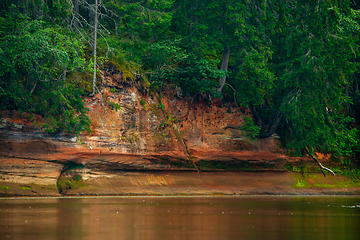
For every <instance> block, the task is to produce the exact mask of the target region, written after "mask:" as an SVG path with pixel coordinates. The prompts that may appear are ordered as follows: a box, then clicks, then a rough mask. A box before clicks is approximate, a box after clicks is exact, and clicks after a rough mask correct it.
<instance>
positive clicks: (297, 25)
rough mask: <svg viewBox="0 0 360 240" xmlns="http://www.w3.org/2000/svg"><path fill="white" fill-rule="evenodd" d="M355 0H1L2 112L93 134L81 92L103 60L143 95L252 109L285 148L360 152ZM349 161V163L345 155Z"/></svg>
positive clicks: (93, 83)
mask: <svg viewBox="0 0 360 240" xmlns="http://www.w3.org/2000/svg"><path fill="white" fill-rule="evenodd" d="M359 9H360V2H358V1H355V0H301V1H300V0H242V1H239V0H221V1H220V0H142V1H133V0H1V2H0V110H15V111H19V112H20V113H22V112H27V113H29V114H38V115H41V116H42V117H43V118H44V121H45V122H46V124H45V125H46V128H47V130H48V132H50V133H57V132H68V133H71V134H79V133H81V132H83V131H91V129H90V120H89V118H88V117H87V115H86V113H87V109H86V108H85V107H84V103H83V97H84V96H89V95H94V94H96V93H97V92H98V91H99V88H101V78H100V77H99V74H100V73H99V70H100V69H104V68H109V67H111V68H112V69H116V71H119V72H122V73H123V74H125V75H126V76H127V79H128V80H129V81H135V80H137V81H141V85H142V87H143V88H144V89H146V90H147V91H149V92H158V93H161V91H163V89H164V88H165V87H166V86H169V85H171V86H177V87H179V88H180V89H181V91H182V93H183V95H184V97H186V98H187V99H189V101H198V99H204V100H205V101H207V102H208V103H209V104H211V103H212V100H213V99H214V98H220V99H222V101H231V102H235V104H236V105H237V106H242V107H246V108H249V109H251V112H252V114H253V118H245V124H244V126H243V130H246V131H248V132H249V133H250V134H251V136H252V137H253V138H268V137H270V136H272V135H273V134H277V135H278V136H279V137H280V139H281V142H282V145H283V147H284V148H286V149H287V150H288V152H289V154H290V155H293V156H299V155H301V154H303V153H304V152H307V153H310V154H311V153H313V152H314V151H317V152H328V153H332V154H333V156H334V157H336V158H339V159H344V160H343V161H353V162H359V161H358V159H359V157H360V144H359V141H360V132H359V127H360V126H359V125H360V111H359V110H360V92H359V84H360V73H359V64H360V58H359V57H358V54H359V44H360V42H359V37H360V34H359V33H360V25H359V24H360V10H359ZM345 159H346V160H345Z"/></svg>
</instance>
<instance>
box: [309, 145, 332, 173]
mask: <svg viewBox="0 0 360 240" xmlns="http://www.w3.org/2000/svg"><path fill="white" fill-rule="evenodd" d="M305 151H306V152H307V154H309V156H310V157H311V158H312V159H313V160H314V161H315V162H316V163H317V164H318V165H319V167H320V169H321V172H322V173H323V174H324V177H326V175H325V172H324V170H326V171H328V172H330V173H332V175H334V176H335V173H334V172H333V171H332V170H331V169H330V168H327V167H324V166H323V165H322V164H321V163H320V162H319V160H317V158H316V157H315V156H313V155H312V154H310V152H309V150H308V148H307V147H306V148H305Z"/></svg>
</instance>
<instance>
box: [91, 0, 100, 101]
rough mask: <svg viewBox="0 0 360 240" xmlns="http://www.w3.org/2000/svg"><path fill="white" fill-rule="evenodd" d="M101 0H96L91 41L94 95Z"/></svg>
mask: <svg viewBox="0 0 360 240" xmlns="http://www.w3.org/2000/svg"><path fill="white" fill-rule="evenodd" d="M98 10H99V0H95V7H94V32H93V35H92V42H91V46H90V47H91V48H92V49H91V50H92V53H93V56H94V75H93V95H95V93H96V42H97V31H98V24H99V15H98Z"/></svg>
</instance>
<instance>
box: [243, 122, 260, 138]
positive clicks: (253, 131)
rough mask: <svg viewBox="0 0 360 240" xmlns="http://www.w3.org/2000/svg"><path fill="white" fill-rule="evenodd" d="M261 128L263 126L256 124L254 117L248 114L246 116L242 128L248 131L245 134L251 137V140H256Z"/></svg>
mask: <svg viewBox="0 0 360 240" xmlns="http://www.w3.org/2000/svg"><path fill="white" fill-rule="evenodd" d="M260 129H261V127H259V126H257V125H255V124H254V121H253V120H252V118H250V117H248V116H244V124H243V126H242V127H241V130H244V131H245V132H246V133H245V136H246V137H248V138H249V139H250V141H255V140H256V137H257V136H258V135H259V133H260Z"/></svg>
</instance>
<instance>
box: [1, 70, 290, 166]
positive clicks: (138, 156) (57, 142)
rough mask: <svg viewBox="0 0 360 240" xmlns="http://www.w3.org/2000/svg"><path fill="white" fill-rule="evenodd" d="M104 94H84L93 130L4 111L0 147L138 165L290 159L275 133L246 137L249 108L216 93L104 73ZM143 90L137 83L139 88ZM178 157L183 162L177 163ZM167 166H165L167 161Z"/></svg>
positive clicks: (20, 153) (14, 153) (6, 151)
mask: <svg viewBox="0 0 360 240" xmlns="http://www.w3.org/2000/svg"><path fill="white" fill-rule="evenodd" d="M103 84H104V86H107V87H104V88H103V89H102V93H101V95H100V94H97V95H96V96H95V97H92V98H86V99H85V100H84V101H85V104H86V106H87V107H88V108H89V109H90V111H89V117H90V119H91V121H92V130H93V133H92V134H84V135H81V136H77V137H75V136H69V135H66V134H61V135H58V136H52V135H47V134H45V133H44V132H42V131H41V130H39V129H36V127H31V125H30V124H29V123H25V122H19V120H16V119H18V118H17V117H15V118H14V117H12V118H10V117H9V113H8V114H2V118H1V119H0V121H1V122H0V134H1V136H2V137H1V139H0V141H1V147H0V153H1V154H2V155H3V156H7V157H26V158H31V159H43V160H52V161H60V162H61V161H63V162H66V161H71V162H74V163H77V164H87V163H89V162H98V161H108V162H111V163H119V164H120V163H121V164H124V166H128V167H129V166H130V167H131V166H132V167H135V168H150V169H158V168H160V169H163V168H164V167H165V168H167V167H169V166H168V165H167V164H168V163H171V162H178V164H176V165H175V166H174V165H172V166H171V168H175V169H177V168H179V169H184V168H189V167H190V168H194V167H195V164H194V162H195V163H196V162H199V161H232V162H236V161H247V162H252V163H257V164H262V163H267V162H272V164H275V165H276V164H278V163H281V164H283V161H284V159H289V158H288V157H287V156H285V155H284V154H283V153H282V150H281V149H280V147H279V142H278V140H277V139H275V138H268V139H260V140H256V141H254V142H251V141H250V140H249V139H247V138H246V137H245V136H244V133H243V132H242V131H241V130H240V127H241V126H242V124H243V116H244V115H245V114H246V115H250V112H249V110H248V109H242V110H240V109H239V108H237V107H236V106H235V105H234V104H231V103H223V102H222V101H220V100H218V99H215V100H213V102H211V103H206V102H205V100H203V99H200V100H199V99H197V100H194V99H186V98H182V97H181V98H179V97H178V96H179V94H178V93H177V89H167V90H164V91H162V92H163V95H162V96H160V95H158V94H153V93H147V92H146V91H145V90H141V89H142V88H141V87H140V84H139V82H137V81H135V82H134V83H133V82H131V80H127V81H122V80H121V76H120V75H113V76H105V77H104V78H103ZM139 89H140V90H139ZM180 162H182V163H185V164H180ZM169 168H170V167H169Z"/></svg>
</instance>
